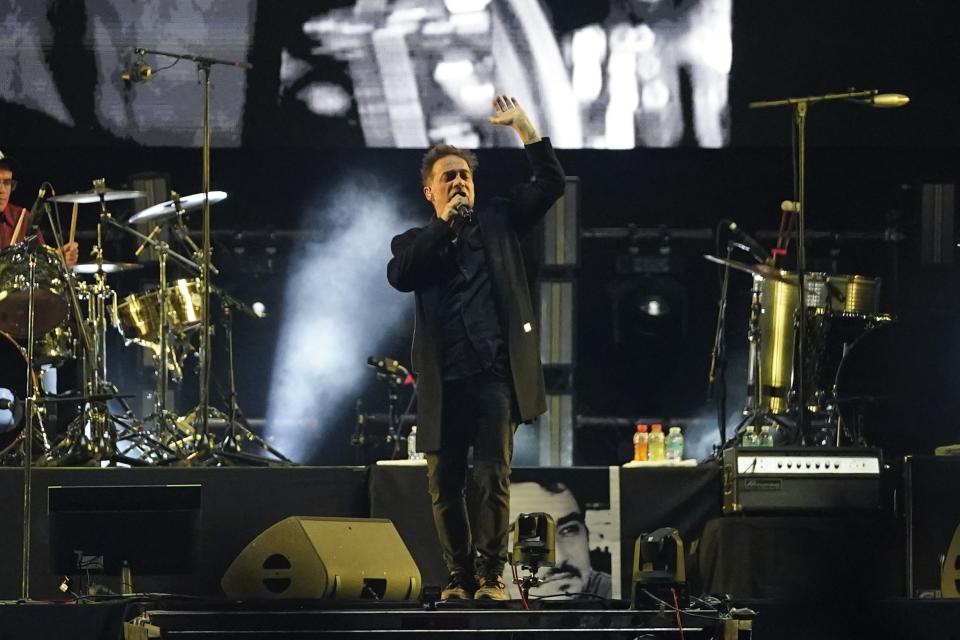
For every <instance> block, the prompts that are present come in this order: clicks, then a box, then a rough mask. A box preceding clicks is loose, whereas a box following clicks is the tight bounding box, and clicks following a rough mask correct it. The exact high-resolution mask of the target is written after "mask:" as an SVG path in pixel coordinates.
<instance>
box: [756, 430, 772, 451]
mask: <svg viewBox="0 0 960 640" xmlns="http://www.w3.org/2000/svg"><path fill="white" fill-rule="evenodd" d="M757 442H758V445H759V446H761V447H772V446H773V433H772V432H771V431H770V425H768V424H766V425H763V426H762V427H760V436H759V438H758V439H757Z"/></svg>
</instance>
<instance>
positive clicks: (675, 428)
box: [670, 427, 680, 433]
mask: <svg viewBox="0 0 960 640" xmlns="http://www.w3.org/2000/svg"><path fill="white" fill-rule="evenodd" d="M670 433H680V427H670Z"/></svg>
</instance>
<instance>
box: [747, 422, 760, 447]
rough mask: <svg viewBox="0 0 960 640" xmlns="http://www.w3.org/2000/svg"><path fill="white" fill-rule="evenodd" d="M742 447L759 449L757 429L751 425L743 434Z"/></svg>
mask: <svg viewBox="0 0 960 640" xmlns="http://www.w3.org/2000/svg"><path fill="white" fill-rule="evenodd" d="M743 446H745V447H759V446H760V438H759V437H758V436H757V428H756V427H754V426H753V425H750V426H749V427H747V430H746V431H745V432H744V434H743Z"/></svg>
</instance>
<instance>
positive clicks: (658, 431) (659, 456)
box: [647, 422, 666, 460]
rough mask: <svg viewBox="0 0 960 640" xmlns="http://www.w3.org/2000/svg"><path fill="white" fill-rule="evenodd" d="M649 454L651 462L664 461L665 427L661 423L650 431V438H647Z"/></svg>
mask: <svg viewBox="0 0 960 640" xmlns="http://www.w3.org/2000/svg"><path fill="white" fill-rule="evenodd" d="M647 454H648V459H649V460H663V459H664V456H665V455H666V452H665V451H664V441H663V425H662V424H660V423H659V422H658V423H657V424H655V425H653V427H651V430H650V437H649V438H647Z"/></svg>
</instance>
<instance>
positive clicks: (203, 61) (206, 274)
mask: <svg viewBox="0 0 960 640" xmlns="http://www.w3.org/2000/svg"><path fill="white" fill-rule="evenodd" d="M136 53H137V55H138V56H143V55H145V54H148V53H149V54H153V55H157V56H163V57H167V58H174V59H176V60H190V61H193V62H195V63H196V65H197V71H198V72H199V74H200V84H201V86H202V87H203V90H202V92H201V93H202V102H203V149H202V163H203V169H202V182H203V184H202V188H203V254H202V256H201V258H202V259H201V260H200V281H201V283H202V286H201V290H202V295H201V305H200V310H201V313H200V317H201V324H200V327H201V328H200V383H199V387H200V388H199V396H200V402H199V417H200V437H199V439H198V445H197V446H198V450H197V452H196V453H198V454H201V455H206V454H208V453H210V451H209V450H208V442H209V440H208V438H209V434H210V362H211V358H210V342H211V335H210V334H211V327H210V261H211V247H210V244H211V243H210V69H211V67H212V66H213V65H215V64H219V65H226V66H230V67H237V68H239V69H243V70H249V69H252V68H253V65H251V64H249V63H247V62H240V61H233V60H218V59H216V58H208V57H205V56H195V55H189V54H182V53H170V52H167V51H157V50H154V49H144V48H140V47H137V48H136ZM201 449H203V450H202V451H201Z"/></svg>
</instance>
